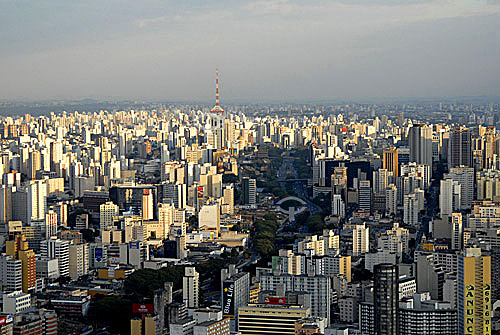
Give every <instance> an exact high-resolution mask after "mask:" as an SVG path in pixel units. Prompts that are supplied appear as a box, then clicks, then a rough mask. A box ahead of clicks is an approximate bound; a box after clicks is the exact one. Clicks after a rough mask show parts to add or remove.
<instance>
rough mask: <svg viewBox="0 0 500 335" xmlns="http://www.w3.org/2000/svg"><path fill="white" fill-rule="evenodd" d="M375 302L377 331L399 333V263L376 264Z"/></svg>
mask: <svg viewBox="0 0 500 335" xmlns="http://www.w3.org/2000/svg"><path fill="white" fill-rule="evenodd" d="M373 302H374V315H375V318H374V320H375V322H374V326H375V333H376V334H380V335H399V327H398V304H399V275H398V266H397V265H391V264H380V265H375V267H374V284H373Z"/></svg>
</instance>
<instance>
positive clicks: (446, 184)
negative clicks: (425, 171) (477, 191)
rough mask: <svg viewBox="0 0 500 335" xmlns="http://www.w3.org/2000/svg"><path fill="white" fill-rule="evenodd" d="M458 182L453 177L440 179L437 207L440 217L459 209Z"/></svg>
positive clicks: (459, 192) (459, 193)
mask: <svg viewBox="0 0 500 335" xmlns="http://www.w3.org/2000/svg"><path fill="white" fill-rule="evenodd" d="M461 194H462V192H461V188H460V184H459V183H458V182H457V181H454V180H453V179H444V180H441V181H440V191H439V208H440V210H441V218H445V217H448V216H450V215H451V213H453V212H455V211H457V210H459V209H460V197H461Z"/></svg>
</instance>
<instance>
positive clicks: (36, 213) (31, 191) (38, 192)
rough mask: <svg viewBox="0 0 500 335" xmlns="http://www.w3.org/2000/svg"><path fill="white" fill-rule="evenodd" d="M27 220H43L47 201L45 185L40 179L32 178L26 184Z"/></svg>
mask: <svg viewBox="0 0 500 335" xmlns="http://www.w3.org/2000/svg"><path fill="white" fill-rule="evenodd" d="M27 193H28V195H27V200H28V201H27V202H28V203H27V204H26V205H27V209H28V220H30V222H31V220H43V219H44V218H45V207H46V202H47V185H46V184H45V183H44V182H43V181H42V180H34V181H31V183H30V184H29V185H28V186H27Z"/></svg>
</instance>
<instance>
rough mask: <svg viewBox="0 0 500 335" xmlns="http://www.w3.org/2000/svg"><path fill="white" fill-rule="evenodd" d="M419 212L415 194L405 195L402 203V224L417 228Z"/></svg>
mask: <svg viewBox="0 0 500 335" xmlns="http://www.w3.org/2000/svg"><path fill="white" fill-rule="evenodd" d="M419 211H420V210H419V205H418V199H417V195H416V194H415V193H410V194H408V195H405V196H404V201H403V222H404V223H405V224H407V225H410V226H413V227H417V226H418V212H419Z"/></svg>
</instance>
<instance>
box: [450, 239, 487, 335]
mask: <svg viewBox="0 0 500 335" xmlns="http://www.w3.org/2000/svg"><path fill="white" fill-rule="evenodd" d="M457 285H458V294H457V301H458V333H459V334H460V335H491V257H490V256H482V255H481V249H480V248H468V249H466V250H465V251H464V253H463V254H462V255H460V256H459V257H458V276H457Z"/></svg>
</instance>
